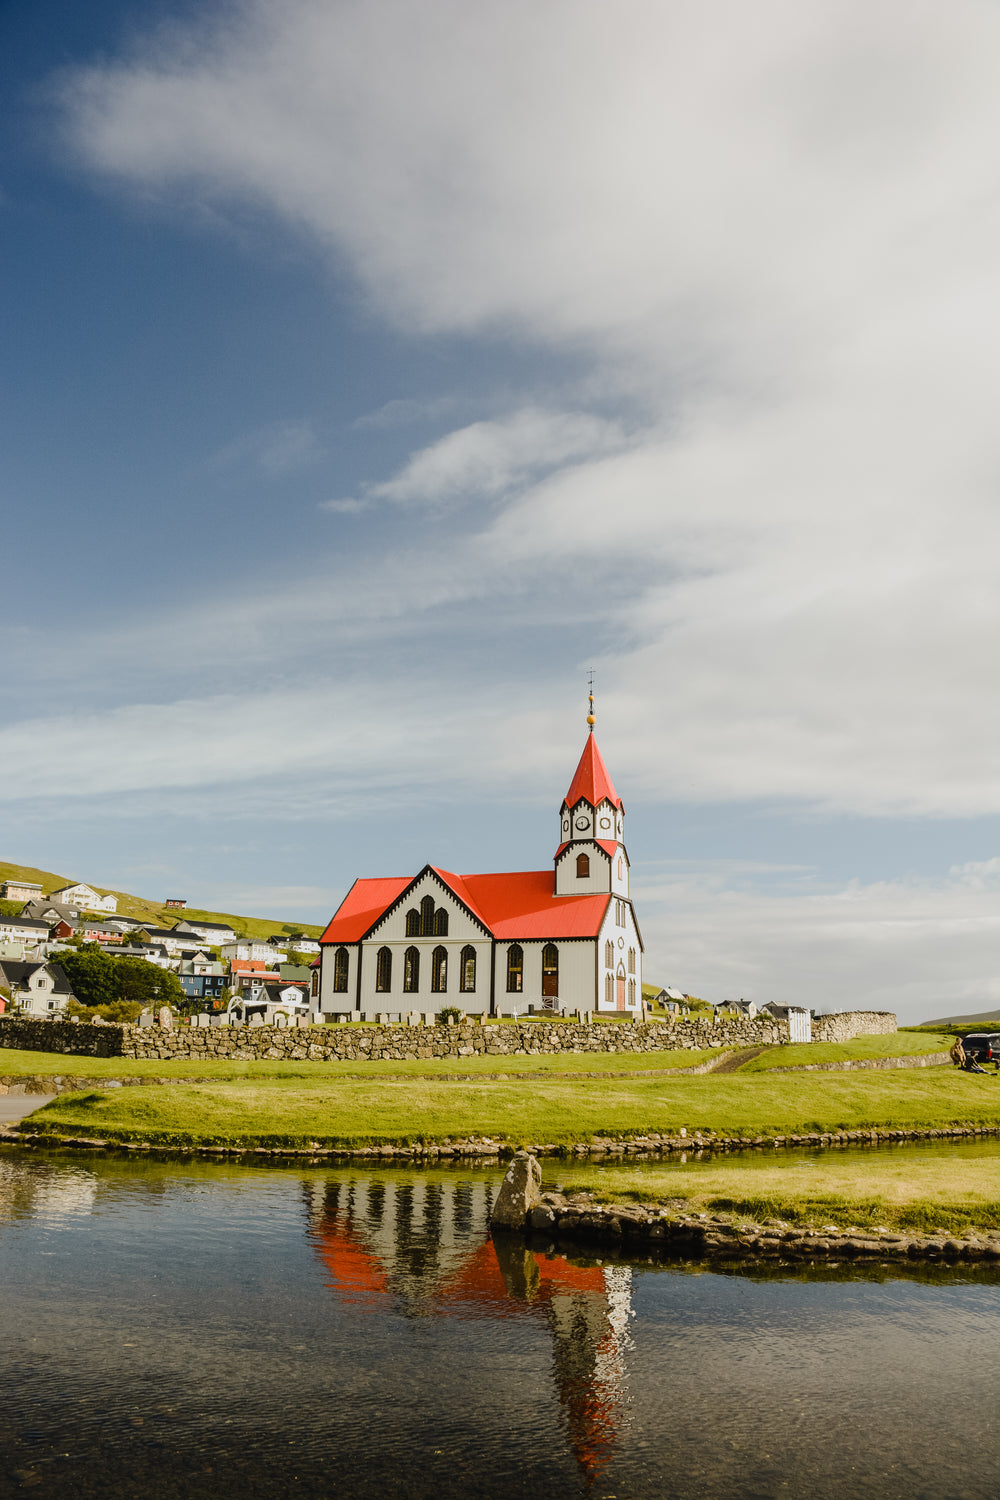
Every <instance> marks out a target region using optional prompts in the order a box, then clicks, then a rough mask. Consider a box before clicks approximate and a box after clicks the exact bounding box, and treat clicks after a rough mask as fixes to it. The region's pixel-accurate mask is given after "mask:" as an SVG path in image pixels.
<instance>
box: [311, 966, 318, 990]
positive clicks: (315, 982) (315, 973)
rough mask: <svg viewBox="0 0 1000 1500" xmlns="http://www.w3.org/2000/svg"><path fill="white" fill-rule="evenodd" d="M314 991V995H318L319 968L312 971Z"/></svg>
mask: <svg viewBox="0 0 1000 1500" xmlns="http://www.w3.org/2000/svg"><path fill="white" fill-rule="evenodd" d="M312 993H313V995H318V994H319V970H318V969H313V971H312Z"/></svg>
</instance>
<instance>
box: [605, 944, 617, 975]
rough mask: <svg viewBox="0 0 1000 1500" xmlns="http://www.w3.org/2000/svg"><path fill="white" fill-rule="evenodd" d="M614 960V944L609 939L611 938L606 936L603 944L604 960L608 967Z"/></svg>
mask: <svg viewBox="0 0 1000 1500" xmlns="http://www.w3.org/2000/svg"><path fill="white" fill-rule="evenodd" d="M614 961H615V945H614V943H613V942H612V941H611V939H610V938H608V940H607V942H606V943H605V944H604V962H605V964H606V965H607V967H608V968H609V969H610V968H611V966H612V964H613V963H614Z"/></svg>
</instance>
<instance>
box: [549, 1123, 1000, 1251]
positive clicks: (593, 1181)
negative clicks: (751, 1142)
mask: <svg viewBox="0 0 1000 1500" xmlns="http://www.w3.org/2000/svg"><path fill="white" fill-rule="evenodd" d="M546 1177H547V1178H557V1179H558V1185H559V1186H560V1187H561V1188H565V1189H569V1190H572V1189H580V1188H584V1189H587V1190H589V1191H591V1192H593V1194H594V1196H595V1198H597V1199H598V1200H599V1201H601V1202H606V1203H624V1202H626V1201H629V1200H631V1201H634V1202H640V1203H648V1202H651V1201H652V1202H661V1201H670V1202H671V1203H674V1204H677V1205H678V1206H679V1205H681V1204H683V1206H684V1207H685V1208H686V1209H687V1210H688V1211H689V1212H698V1211H706V1212H711V1211H716V1212H718V1211H719V1210H724V1211H729V1212H732V1213H735V1214H737V1215H740V1216H745V1217H746V1218H749V1219H753V1220H756V1221H757V1222H758V1223H759V1222H760V1221H761V1220H763V1219H768V1218H777V1219H785V1220H787V1221H788V1222H789V1223H793V1224H809V1225H813V1226H814V1227H817V1228H822V1226H823V1225H824V1224H829V1223H835V1224H840V1225H842V1226H846V1225H850V1224H854V1225H857V1226H858V1227H859V1228H861V1227H865V1226H869V1225H877V1224H884V1225H885V1226H886V1227H888V1228H899V1229H910V1230H919V1231H920V1232H921V1233H928V1232H931V1231H933V1230H935V1229H945V1230H948V1231H949V1232H952V1233H954V1232H957V1231H959V1230H961V1229H963V1228H966V1227H967V1226H969V1225H978V1226H980V1227H984V1228H985V1227H993V1226H1000V1144H998V1143H995V1142H994V1143H991V1144H990V1145H989V1146H984V1145H977V1146H975V1147H972V1148H969V1147H965V1146H963V1145H962V1144H956V1145H954V1146H950V1147H949V1148H948V1149H947V1150H946V1151H944V1152H943V1151H942V1150H941V1148H938V1150H937V1151H936V1152H935V1154H934V1155H933V1156H932V1155H931V1153H930V1152H928V1151H926V1150H922V1149H921V1148H920V1147H919V1146H904V1147H900V1148H896V1149H893V1150H890V1151H885V1150H881V1151H879V1152H878V1153H877V1155H876V1154H866V1155H865V1156H864V1157H861V1158H860V1159H859V1158H858V1157H857V1156H855V1155H854V1154H853V1153H851V1154H850V1155H848V1156H846V1157H841V1156H839V1155H838V1154H837V1153H835V1152H825V1153H823V1155H822V1157H821V1158H815V1157H814V1158H803V1157H802V1156H801V1155H799V1154H796V1155H789V1156H788V1157H785V1158H779V1157H775V1156H774V1155H773V1154H768V1155H766V1156H762V1155H759V1154H757V1153H754V1154H753V1155H751V1156H749V1157H748V1158H746V1159H741V1160H740V1162H739V1163H731V1162H726V1161H724V1160H723V1161H720V1160H718V1159H715V1160H712V1161H708V1162H693V1163H691V1164H690V1165H689V1166H685V1167H672V1166H665V1167H656V1166H646V1165H642V1166H638V1167H635V1168H631V1169H622V1168H620V1167H615V1166H609V1167H600V1168H597V1169H595V1168H594V1167H593V1166H592V1165H590V1164H588V1163H586V1162H583V1163H579V1164H577V1163H574V1164H573V1166H572V1167H571V1168H569V1169H568V1170H567V1169H563V1170H562V1171H561V1172H556V1173H547V1174H546Z"/></svg>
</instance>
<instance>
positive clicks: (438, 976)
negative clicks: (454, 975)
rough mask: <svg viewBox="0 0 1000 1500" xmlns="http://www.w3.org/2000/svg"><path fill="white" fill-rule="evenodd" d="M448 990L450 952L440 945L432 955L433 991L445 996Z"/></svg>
mask: <svg viewBox="0 0 1000 1500" xmlns="http://www.w3.org/2000/svg"><path fill="white" fill-rule="evenodd" d="M447 989H448V950H447V948H443V947H442V946H441V944H440V943H439V944H438V946H437V947H436V948H435V949H434V952H433V953H432V954H431V990H432V991H433V993H434V994H435V995H443V994H445V993H446V991H447Z"/></svg>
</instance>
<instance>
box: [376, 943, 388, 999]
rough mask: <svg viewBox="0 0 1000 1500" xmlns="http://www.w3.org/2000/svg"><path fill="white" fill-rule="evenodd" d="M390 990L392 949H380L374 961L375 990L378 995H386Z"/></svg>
mask: <svg viewBox="0 0 1000 1500" xmlns="http://www.w3.org/2000/svg"><path fill="white" fill-rule="evenodd" d="M391 989H392V949H391V948H380V949H379V950H378V956H377V958H376V959H375V990H376V992H377V993H378V994H379V995H388V993H389V991H390V990H391Z"/></svg>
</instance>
